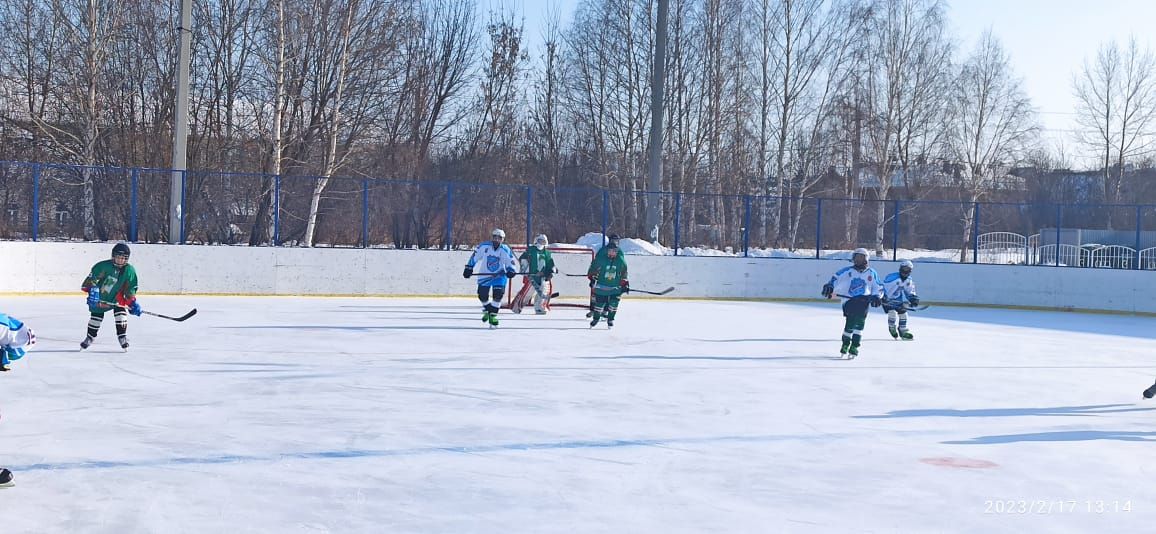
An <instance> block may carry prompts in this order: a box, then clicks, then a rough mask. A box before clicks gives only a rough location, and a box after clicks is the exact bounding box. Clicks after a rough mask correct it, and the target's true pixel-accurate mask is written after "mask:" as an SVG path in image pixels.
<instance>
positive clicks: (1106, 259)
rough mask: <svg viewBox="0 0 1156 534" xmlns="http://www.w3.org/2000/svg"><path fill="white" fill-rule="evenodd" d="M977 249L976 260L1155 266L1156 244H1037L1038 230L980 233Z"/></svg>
mask: <svg viewBox="0 0 1156 534" xmlns="http://www.w3.org/2000/svg"><path fill="white" fill-rule="evenodd" d="M976 251H977V259H978V261H979V263H993V264H1004V265H1007V264H1013V265H1059V266H1065V267H1093V268H1098V269H1144V270H1156V247H1151V248H1146V249H1144V250H1140V251H1137V250H1136V249H1134V248H1132V247H1128V246H1124V245H1100V244H1093V243H1089V244H1085V245H1082V246H1077V245H1067V244H1060V245H1058V246H1057V245H1055V244H1049V245H1040V234H1033V235H1030V236H1024V235H1022V234H1017V233H1015V232H988V233H985V234H980V235H979V239H978V243H977V247H976Z"/></svg>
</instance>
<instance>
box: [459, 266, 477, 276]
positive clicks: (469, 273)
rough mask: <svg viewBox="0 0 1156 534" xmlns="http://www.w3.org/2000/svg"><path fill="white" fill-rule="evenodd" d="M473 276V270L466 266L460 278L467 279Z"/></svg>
mask: <svg viewBox="0 0 1156 534" xmlns="http://www.w3.org/2000/svg"><path fill="white" fill-rule="evenodd" d="M473 275H474V268H473V267H470V266H468V265H467V266H466V270H464V271H462V278H469V277H471V276H473Z"/></svg>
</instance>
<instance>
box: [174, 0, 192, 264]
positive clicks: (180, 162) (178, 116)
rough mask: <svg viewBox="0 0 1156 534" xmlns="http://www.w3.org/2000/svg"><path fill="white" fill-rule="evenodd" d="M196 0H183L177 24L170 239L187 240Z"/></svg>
mask: <svg viewBox="0 0 1156 534" xmlns="http://www.w3.org/2000/svg"><path fill="white" fill-rule="evenodd" d="M192 25H193V0H181V20H180V25H179V26H177V33H178V34H179V35H180V50H179V51H178V56H177V95H176V102H175V104H174V106H173V109H174V116H173V161H172V178H171V181H170V182H169V193H170V195H169V243H173V244H176V243H181V242H183V241H184V236H183V235H182V230H183V228H184V224H183V223H182V219H183V217H184V214H183V213H182V212H181V199H182V198H183V195H182V194H181V193H182V191H183V189H184V178H185V174H184V171H185V169H186V168H187V162H186V150H187V148H188V138H189V63H190V61H191V59H192V54H193V30H192Z"/></svg>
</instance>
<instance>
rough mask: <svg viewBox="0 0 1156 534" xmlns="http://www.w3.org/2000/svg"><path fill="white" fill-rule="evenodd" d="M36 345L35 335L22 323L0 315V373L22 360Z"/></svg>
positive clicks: (2, 314)
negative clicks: (9, 365)
mask: <svg viewBox="0 0 1156 534" xmlns="http://www.w3.org/2000/svg"><path fill="white" fill-rule="evenodd" d="M35 345H36V334H34V333H33V332H32V329H31V328H28V325H26V324H24V322H23V321H21V320H19V319H17V318H15V317H12V316H10V315H8V314H6V313H0V371H7V370H8V364H9V363H11V362H14V361H16V360H19V359H20V358H23V357H24V355H25V354H27V353H28V351H30V350H32V347H33V346H35Z"/></svg>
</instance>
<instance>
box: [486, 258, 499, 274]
mask: <svg viewBox="0 0 1156 534" xmlns="http://www.w3.org/2000/svg"><path fill="white" fill-rule="evenodd" d="M501 265H502V260H501V259H500V258H498V257H497V256H486V270H487V271H489V272H491V273H496V272H498V271H499V270H500V269H498V267H501Z"/></svg>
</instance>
